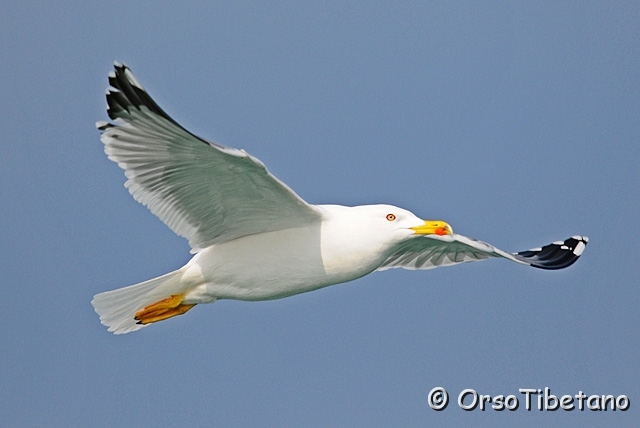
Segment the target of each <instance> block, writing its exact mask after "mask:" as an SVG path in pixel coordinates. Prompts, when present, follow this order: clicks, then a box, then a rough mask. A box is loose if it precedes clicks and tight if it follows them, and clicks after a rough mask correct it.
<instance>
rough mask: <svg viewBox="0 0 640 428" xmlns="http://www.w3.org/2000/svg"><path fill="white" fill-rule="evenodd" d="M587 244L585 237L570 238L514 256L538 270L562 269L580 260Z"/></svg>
mask: <svg viewBox="0 0 640 428" xmlns="http://www.w3.org/2000/svg"><path fill="white" fill-rule="evenodd" d="M588 242H589V238H587V237H586V236H572V237H571V238H568V239H566V240H565V241H564V242H554V243H552V244H549V245H545V246H544V247H542V248H537V249H534V250H527V251H520V252H519V253H516V254H514V256H515V257H516V258H517V259H518V260H522V261H524V262H526V263H529V264H530V265H531V266H533V267H537V268H540V269H548V270H556V269H564V268H566V267H569V266H571V265H572V264H574V263H575V262H576V260H578V258H580V256H581V255H582V252H583V251H584V249H585V247H586V245H587V243H588Z"/></svg>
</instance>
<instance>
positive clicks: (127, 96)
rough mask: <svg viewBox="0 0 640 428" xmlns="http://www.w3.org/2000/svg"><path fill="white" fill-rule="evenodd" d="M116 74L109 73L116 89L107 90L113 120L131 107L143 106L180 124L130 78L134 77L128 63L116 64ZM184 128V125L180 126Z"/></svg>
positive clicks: (108, 112) (109, 110)
mask: <svg viewBox="0 0 640 428" xmlns="http://www.w3.org/2000/svg"><path fill="white" fill-rule="evenodd" d="M114 70H115V74H110V75H109V85H111V87H112V88H113V89H115V91H114V90H109V91H108V92H107V104H108V105H109V108H108V109H107V114H108V115H109V117H110V118H111V119H113V120H115V119H118V118H121V116H122V113H123V112H125V111H126V112H130V111H131V108H132V107H134V108H136V109H138V110H139V109H140V107H141V106H144V107H146V108H148V109H149V110H150V111H151V112H153V113H155V114H157V115H158V116H161V117H163V118H165V119H166V120H168V121H170V122H171V123H173V124H175V125H177V126H180V125H179V124H178V123H177V122H176V121H175V120H173V118H171V116H169V115H168V114H167V113H166V112H165V111H164V110H162V108H160V106H158V104H156V102H155V101H153V99H152V98H151V97H150V96H149V94H148V93H147V92H146V91H145V90H144V89H143V88H141V87H139V86H138V85H139V83H137V82H136V81H135V80H136V79H135V78H133V81H131V80H130V78H129V76H128V75H127V74H129V75H130V76H132V77H133V74H132V73H131V70H130V69H129V67H127V66H126V65H124V64H122V65H120V64H118V63H116V64H114ZM180 127H181V128H182V126H180Z"/></svg>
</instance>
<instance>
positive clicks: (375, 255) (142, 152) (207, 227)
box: [91, 63, 588, 334]
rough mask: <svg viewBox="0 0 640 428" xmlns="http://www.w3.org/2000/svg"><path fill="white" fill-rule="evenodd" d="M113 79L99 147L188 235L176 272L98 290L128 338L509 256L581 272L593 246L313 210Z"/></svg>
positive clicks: (374, 213)
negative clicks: (531, 241)
mask: <svg viewBox="0 0 640 428" xmlns="http://www.w3.org/2000/svg"><path fill="white" fill-rule="evenodd" d="M114 68H115V70H114V71H113V72H111V73H110V74H109V84H110V85H111V88H109V89H108V91H107V103H108V109H107V114H108V115H109V118H111V120H112V121H113V123H109V122H102V121H101V122H98V123H97V124H96V126H97V127H98V129H99V130H100V131H101V136H100V139H101V141H102V143H104V149H105V152H106V154H107V156H108V157H109V159H111V160H112V161H114V162H116V163H117V164H118V166H120V168H122V169H123V170H124V172H125V176H126V177H127V181H126V183H125V186H126V187H127V189H129V192H130V193H131V195H132V196H133V197H134V198H135V200H137V201H138V202H140V203H141V204H143V205H145V206H146V207H148V208H149V210H151V212H152V213H153V214H155V215H156V216H158V217H159V218H160V220H162V221H163V222H164V223H165V224H166V225H167V226H168V227H169V228H170V229H171V230H173V231H174V232H175V233H177V234H178V235H180V236H183V237H185V238H187V239H188V241H189V245H190V246H191V252H192V253H194V256H193V258H191V260H190V261H189V262H188V263H187V264H186V265H184V266H183V267H181V268H180V269H178V270H175V271H173V272H170V273H167V274H165V275H162V276H160V277H157V278H153V279H150V280H148V281H144V282H141V283H139V284H135V285H131V286H128V287H124V288H120V289H117V290H113V291H107V292H104V293H100V294H97V295H96V296H95V297H94V298H93V300H92V302H91V303H92V304H93V307H94V308H95V310H96V312H97V313H98V315H99V316H100V321H101V322H102V324H104V325H105V326H107V327H108V330H109V331H111V332H113V333H115V334H122V333H129V332H132V331H135V330H138V329H140V328H142V327H145V326H147V325H149V324H153V323H155V322H158V321H162V320H165V319H168V318H171V317H174V316H176V315H181V314H184V313H185V312H187V311H188V310H190V309H191V308H193V307H194V306H195V305H197V304H204V303H213V302H215V301H216V300H220V299H235V300H247V301H257V300H271V299H280V298H283V297H288V296H292V295H295V294H299V293H305V292H308V291H313V290H317V289H319V288H322V287H326V286H329V285H333V284H339V283H342V282H347V281H352V280H354V279H357V278H360V277H362V276H365V275H368V274H370V273H372V272H374V271H377V270H385V269H392V268H404V269H432V268H436V267H440V266H451V265H455V264H458V263H465V262H474V261H478V260H484V259H489V258H494V257H497V258H503V259H506V260H510V261H512V262H516V263H520V264H523V265H529V266H533V267H536V268H541V269H563V268H566V267H568V266H570V265H572V264H573V263H574V262H575V261H576V260H577V259H578V257H580V255H581V254H582V252H583V251H584V249H585V246H586V245H587V242H588V239H587V237H586V236H572V237H571V238H568V239H566V240H564V241H557V242H553V243H551V244H549V245H545V246H543V247H540V248H535V249H532V250H527V251H521V252H518V253H508V252H505V251H503V250H500V249H498V248H496V247H494V246H492V245H490V244H487V243H486V242H482V241H478V240H476V239H471V238H467V237H465V236H462V235H458V234H455V233H454V232H453V229H452V228H451V226H450V225H449V224H447V223H446V222H444V221H441V220H422V219H420V218H418V217H417V216H416V215H414V214H413V213H411V212H409V211H407V210H405V209H402V208H398V207H395V206H392V205H362V206H352V207H350V206H342V205H312V204H309V203H307V202H306V201H304V200H303V199H302V198H301V197H300V196H298V195H297V194H296V193H295V192H294V191H293V190H291V188H289V186H287V185H286V184H285V183H283V182H282V181H280V180H278V178H276V177H275V176H274V175H273V174H271V173H270V172H269V171H268V170H267V168H266V167H265V166H264V164H263V163H262V162H260V160H259V159H257V158H255V157H253V156H251V155H250V154H249V153H247V152H245V151H244V150H238V149H234V148H231V147H226V146H223V145H220V144H217V143H214V142H211V141H207V140H205V139H203V138H200V137H198V136H196V135H194V134H192V133H191V132H189V131H188V130H186V129H185V128H183V127H182V126H181V125H180V124H178V123H177V122H176V121H175V120H173V119H172V118H171V117H170V116H169V115H168V114H167V113H165V112H164V110H162V109H161V108H160V107H159V106H158V105H157V104H156V103H155V102H154V101H153V99H152V98H151V97H150V96H149V94H148V93H147V91H146V90H145V89H144V88H143V87H142V85H141V84H140V82H139V81H138V80H137V79H136V78H135V76H134V75H133V73H132V72H131V70H130V69H129V67H127V66H126V65H121V64H118V63H116V64H115V66H114Z"/></svg>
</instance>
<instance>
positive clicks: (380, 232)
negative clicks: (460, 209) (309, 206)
mask: <svg viewBox="0 0 640 428" xmlns="http://www.w3.org/2000/svg"><path fill="white" fill-rule="evenodd" d="M325 207H327V208H329V210H330V211H334V213H335V214H338V217H339V218H340V219H341V220H340V223H342V225H343V228H342V231H343V233H345V234H347V235H351V234H357V235H359V236H360V237H363V236H367V237H368V238H369V240H376V241H378V242H379V244H382V245H383V246H384V245H389V244H395V243H398V242H401V241H404V240H406V239H409V238H411V237H413V236H416V235H440V236H443V235H452V234H453V229H452V228H451V226H450V225H449V224H448V223H446V222H444V221H442V220H422V219H420V218H419V217H417V216H416V215H415V214H413V213H412V212H410V211H407V210H405V209H403V208H399V207H396V206H393V205H361V206H356V207H342V206H335V205H334V206H325ZM343 222H344V223H343ZM360 239H363V238H360Z"/></svg>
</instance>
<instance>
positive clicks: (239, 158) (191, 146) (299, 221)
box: [96, 63, 321, 252]
mask: <svg viewBox="0 0 640 428" xmlns="http://www.w3.org/2000/svg"><path fill="white" fill-rule="evenodd" d="M109 84H110V85H111V86H112V88H110V89H109V90H108V91H107V103H108V105H109V108H108V110H107V113H108V114H109V117H110V118H111V119H113V120H114V121H116V122H115V123H114V124H110V123H107V122H98V123H97V124H96V126H97V127H98V129H100V130H101V131H102V135H101V137H100V139H101V141H102V142H103V143H104V145H105V152H106V153H107V155H108V156H109V159H111V160H113V161H115V162H117V163H118V165H119V166H120V167H121V168H122V169H124V171H125V175H126V176H127V178H128V180H127V182H126V184H125V186H126V187H127V188H128V189H129V192H130V193H131V194H132V195H133V197H134V198H135V199H136V200H137V201H138V202H140V203H142V204H143V205H145V206H147V207H148V208H149V209H150V210H151V212H152V213H153V214H155V215H156V216H158V217H159V218H160V220H162V221H163V222H164V223H165V224H166V225H167V226H169V227H170V228H171V230H173V231H174V232H175V233H177V234H178V235H180V236H184V237H185V238H187V239H188V240H189V245H191V248H192V252H198V251H199V250H201V249H203V248H206V247H208V246H210V245H212V244H215V243H220V242H226V241H229V240H232V239H235V238H239V237H241V236H245V235H251V234H255V233H260V232H268V231H274V230H281V229H288V228H292V227H299V226H303V225H307V224H309V223H310V222H313V221H318V220H319V219H320V216H321V215H320V213H319V211H318V210H317V209H316V208H314V207H313V206H312V205H310V204H308V203H306V202H305V201H304V200H303V199H302V198H300V197H299V196H298V195H297V194H296V193H295V192H293V190H291V189H290V188H289V187H288V186H287V185H286V184H284V183H283V182H281V181H280V180H278V179H277V178H276V177H275V176H273V175H272V174H271V173H269V171H267V169H266V168H265V166H264V164H262V162H260V160H258V159H257V158H255V157H253V156H251V155H249V154H248V153H246V152H245V151H244V150H237V149H234V148H230V147H225V146H222V145H219V144H216V143H212V142H209V141H206V140H203V139H202V138H200V137H197V136H196V135H194V134H192V133H190V132H189V131H187V130H186V129H184V128H183V127H182V126H180V125H179V124H178V123H177V122H176V121H175V120H173V119H172V118H171V117H169V115H167V113H165V112H164V111H163V110H162V109H161V108H160V107H159V106H158V105H157V104H156V103H155V102H154V101H153V100H152V99H151V97H150V96H149V94H148V93H147V92H146V91H145V90H144V88H143V87H142V85H141V84H140V83H139V82H138V80H137V79H136V78H135V77H134V75H133V74H132V73H131V71H130V70H129V68H128V67H127V66H126V65H119V64H117V63H116V64H115V73H113V72H112V73H110V74H109Z"/></svg>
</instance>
